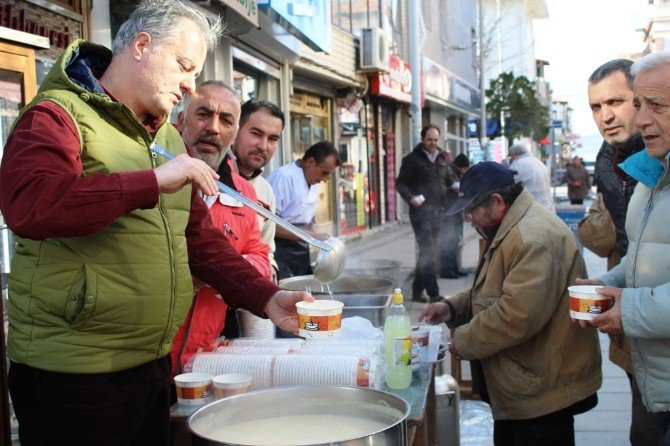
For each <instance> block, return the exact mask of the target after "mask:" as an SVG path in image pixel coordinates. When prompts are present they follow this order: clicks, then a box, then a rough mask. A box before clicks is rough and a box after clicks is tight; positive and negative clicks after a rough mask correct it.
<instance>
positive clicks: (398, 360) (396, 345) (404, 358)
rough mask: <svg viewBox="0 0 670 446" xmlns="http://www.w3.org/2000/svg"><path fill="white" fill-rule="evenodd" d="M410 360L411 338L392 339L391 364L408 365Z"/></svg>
mask: <svg viewBox="0 0 670 446" xmlns="http://www.w3.org/2000/svg"><path fill="white" fill-rule="evenodd" d="M411 360H412V340H411V339H410V338H400V337H398V338H394V339H393V365H396V366H403V365H410V362H411Z"/></svg>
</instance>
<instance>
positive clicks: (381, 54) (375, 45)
mask: <svg viewBox="0 0 670 446" xmlns="http://www.w3.org/2000/svg"><path fill="white" fill-rule="evenodd" d="M359 53H360V57H359V61H360V64H359V65H360V67H359V68H360V70H361V71H388V70H389V42H388V37H387V36H386V33H385V32H384V30H383V29H381V28H363V29H361V48H360V52H359Z"/></svg>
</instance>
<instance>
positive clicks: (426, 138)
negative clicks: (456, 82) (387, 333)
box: [396, 124, 452, 302]
mask: <svg viewBox="0 0 670 446" xmlns="http://www.w3.org/2000/svg"><path fill="white" fill-rule="evenodd" d="M439 144H440V129H439V128H438V127H437V126H435V125H432V124H431V125H428V126H426V127H424V128H423V129H422V130H421V142H420V143H419V144H417V146H416V147H414V150H412V152H410V153H409V154H408V155H406V156H405V157H404V158H403V159H402V164H401V165H400V172H399V174H398V178H397V179H396V189H397V190H398V193H399V194H400V196H401V197H402V199H403V200H405V201H406V202H407V204H409V208H410V209H409V219H410V222H411V224H412V229H413V230H414V236H415V237H416V242H417V245H418V247H419V252H417V253H416V268H415V269H414V281H413V282H412V300H414V301H417V302H428V301H429V300H430V301H432V302H437V301H440V300H442V297H441V296H440V288H439V286H438V284H437V272H436V267H435V263H436V260H437V259H438V256H439V246H440V243H439V239H440V231H441V230H442V224H443V215H444V206H445V204H446V201H447V190H448V188H449V187H451V185H452V180H451V179H450V178H449V177H448V175H447V160H446V158H445V157H444V154H443V153H444V152H443V151H442V150H441V149H440V147H439ZM424 291H426V292H427V293H428V297H424V295H423V292H424Z"/></svg>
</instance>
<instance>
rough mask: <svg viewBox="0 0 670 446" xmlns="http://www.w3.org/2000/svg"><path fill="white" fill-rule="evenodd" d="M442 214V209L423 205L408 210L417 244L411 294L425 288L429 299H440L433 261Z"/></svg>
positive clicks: (435, 256)
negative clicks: (417, 250)
mask: <svg viewBox="0 0 670 446" xmlns="http://www.w3.org/2000/svg"><path fill="white" fill-rule="evenodd" d="M442 216H443V212H442V209H440V208H434V207H428V206H425V205H424V206H421V207H419V208H412V209H411V210H410V213H409V219H410V222H411V223H412V229H413V230H414V236H415V237H416V242H417V245H418V246H419V252H418V253H417V255H416V269H415V272H414V283H413V284H412V295H413V296H417V295H419V294H421V292H422V291H423V290H426V293H428V296H429V297H430V298H431V300H437V299H440V288H439V287H438V285H437V276H436V273H435V263H436V261H437V259H438V255H439V246H440V244H439V241H440V229H441V227H442Z"/></svg>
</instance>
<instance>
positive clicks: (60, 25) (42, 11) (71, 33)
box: [0, 0, 84, 59]
mask: <svg viewBox="0 0 670 446" xmlns="http://www.w3.org/2000/svg"><path fill="white" fill-rule="evenodd" d="M8 7H9V8H8ZM10 8H11V11H10ZM0 12H1V13H2V17H0V26H4V27H7V28H14V26H10V25H9V22H8V20H13V21H18V20H21V17H23V18H24V21H25V22H26V23H28V24H29V25H30V26H31V28H32V27H34V26H35V25H37V27H38V28H37V29H36V30H32V31H33V32H31V33H32V34H38V35H42V33H41V30H40V28H41V27H44V29H46V30H47V32H48V34H47V37H49V39H50V43H51V48H50V49H48V50H37V51H35V56H37V57H45V58H48V59H57V58H58V57H59V56H60V55H61V54H62V53H63V50H64V48H63V47H64V46H66V45H67V44H68V43H71V42H73V41H74V40H76V39H80V38H81V37H82V36H83V27H84V24H83V22H80V21H78V20H75V19H72V18H70V17H67V16H63V15H60V14H58V13H56V12H54V11H51V10H50V9H46V8H42V7H40V6H37V5H34V4H32V3H29V2H26V1H25V0H24V1H22V0H0ZM8 12H9V14H8ZM21 12H23V13H24V15H23V16H22V15H21ZM24 32H26V31H24Z"/></svg>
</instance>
